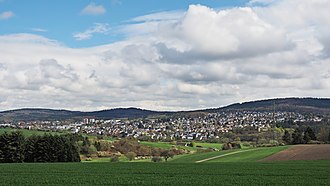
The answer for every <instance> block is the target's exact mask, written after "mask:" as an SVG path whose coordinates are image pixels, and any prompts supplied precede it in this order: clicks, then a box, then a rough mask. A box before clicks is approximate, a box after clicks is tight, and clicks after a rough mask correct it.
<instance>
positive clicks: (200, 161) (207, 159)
mask: <svg viewBox="0 0 330 186" xmlns="http://www.w3.org/2000/svg"><path fill="white" fill-rule="evenodd" d="M252 150H257V149H249V150H240V151H235V152H230V153H227V154H222V155H218V156H214V157H211V158H206V159H203V160H199V161H196V163H202V162H205V161H209V160H213V159H217V158H221V157H224V156H229V155H232V154H238V153H242V152H248V151H252Z"/></svg>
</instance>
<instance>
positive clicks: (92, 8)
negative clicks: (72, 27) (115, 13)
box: [80, 2, 106, 15]
mask: <svg viewBox="0 0 330 186" xmlns="http://www.w3.org/2000/svg"><path fill="white" fill-rule="evenodd" d="M105 13H106V9H105V8H104V7H103V6H102V5H97V4H95V3H94V2H91V3H90V4H89V5H87V6H86V7H85V8H84V9H82V10H81V12H80V14H81V15H102V14H105Z"/></svg>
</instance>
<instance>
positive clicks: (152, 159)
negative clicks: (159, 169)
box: [151, 156, 163, 162]
mask: <svg viewBox="0 0 330 186" xmlns="http://www.w3.org/2000/svg"><path fill="white" fill-rule="evenodd" d="M151 161H152V162H161V161H163V159H162V158H161V157H159V156H154V157H152V158H151Z"/></svg>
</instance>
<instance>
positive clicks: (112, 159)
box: [110, 155, 119, 162]
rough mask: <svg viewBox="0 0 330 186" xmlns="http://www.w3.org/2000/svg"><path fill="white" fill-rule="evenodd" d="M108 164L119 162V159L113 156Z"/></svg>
mask: <svg viewBox="0 0 330 186" xmlns="http://www.w3.org/2000/svg"><path fill="white" fill-rule="evenodd" d="M110 162H119V157H118V156H117V155H113V156H112V157H111V158H110Z"/></svg>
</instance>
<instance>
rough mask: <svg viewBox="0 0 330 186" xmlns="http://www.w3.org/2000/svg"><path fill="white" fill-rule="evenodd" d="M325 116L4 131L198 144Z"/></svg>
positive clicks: (91, 122) (43, 124) (26, 125)
mask: <svg viewBox="0 0 330 186" xmlns="http://www.w3.org/2000/svg"><path fill="white" fill-rule="evenodd" d="M328 121H329V119H328V118H327V117H326V116H323V115H314V114H300V113H297V112H256V111H236V112H218V113H207V114H204V115H203V116H201V115H199V116H188V115H187V116H186V117H183V116H182V117H163V118H162V117H160V118H142V119H111V120H100V119H97V118H93V117H85V118H81V121H79V122H70V121H66V120H64V121H32V122H25V121H20V122H16V123H2V124H0V127H11V128H22V129H30V130H42V131H69V132H71V133H85V134H89V135H105V136H110V137H117V138H124V137H133V138H136V139H139V140H154V141H173V140H196V141H212V140H217V139H219V138H221V136H223V135H225V134H228V133H232V132H234V133H235V132H237V131H240V130H250V131H254V132H255V133H260V132H265V131H268V130H269V129H271V128H273V127H275V126H279V127H287V128H290V127H294V126H295V125H298V124H307V125H309V124H311V123H316V124H317V123H319V124H322V123H327V122H328Z"/></svg>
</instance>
